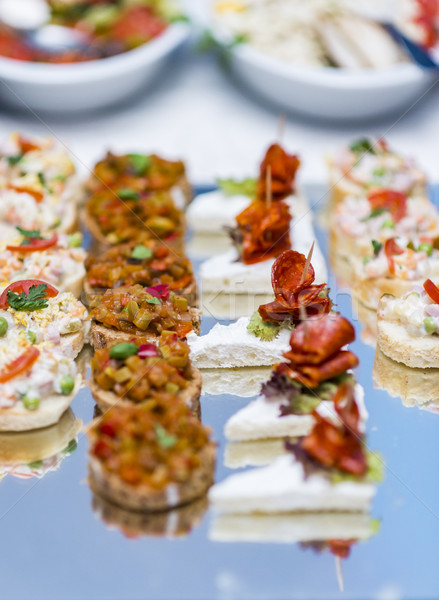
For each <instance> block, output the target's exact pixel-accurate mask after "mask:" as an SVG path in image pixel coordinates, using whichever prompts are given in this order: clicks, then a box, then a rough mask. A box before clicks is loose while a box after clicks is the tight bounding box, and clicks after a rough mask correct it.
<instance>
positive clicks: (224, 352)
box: [187, 317, 291, 369]
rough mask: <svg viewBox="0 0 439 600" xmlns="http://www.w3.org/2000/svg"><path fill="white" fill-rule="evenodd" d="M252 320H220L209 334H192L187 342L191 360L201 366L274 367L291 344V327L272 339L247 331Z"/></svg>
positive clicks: (201, 367) (206, 367) (200, 367)
mask: <svg viewBox="0 0 439 600" xmlns="http://www.w3.org/2000/svg"><path fill="white" fill-rule="evenodd" d="M248 323H249V319H248V318H247V317H242V318H241V319H239V320H238V321H236V323H232V324H230V325H221V324H219V323H217V324H216V325H215V326H214V327H213V328H212V329H211V330H210V331H209V333H207V334H206V335H203V336H201V337H200V336H197V335H195V334H194V333H190V334H189V335H188V336H187V343H188V344H189V347H190V349H191V355H190V356H191V360H192V363H193V364H194V365H195V366H196V367H197V368H199V369H214V368H223V369H225V368H236V367H263V366H272V365H274V364H275V363H277V362H279V361H280V360H281V359H282V355H283V353H284V352H286V351H287V350H288V349H289V347H290V337H291V330H289V329H281V330H280V331H279V334H278V337H277V338H275V339H274V340H272V341H270V342H263V341H262V340H261V339H259V338H258V337H256V336H255V335H253V334H252V333H250V332H248V331H247V325H248Z"/></svg>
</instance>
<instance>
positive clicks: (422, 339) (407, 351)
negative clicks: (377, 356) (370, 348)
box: [377, 317, 439, 369]
mask: <svg viewBox="0 0 439 600" xmlns="http://www.w3.org/2000/svg"><path fill="white" fill-rule="evenodd" d="M377 331H378V333H377V344H378V346H379V348H380V349H381V351H382V352H383V353H384V354H385V355H386V356H388V357H389V358H391V359H392V360H396V362H399V363H403V364H404V365H407V366H408V367H416V368H420V369H438V368H439V337H438V336H437V335H426V336H414V335H410V333H409V332H408V331H407V329H406V328H405V327H404V326H403V325H401V324H400V323H397V322H394V321H386V320H384V319H382V318H380V317H378V328H377Z"/></svg>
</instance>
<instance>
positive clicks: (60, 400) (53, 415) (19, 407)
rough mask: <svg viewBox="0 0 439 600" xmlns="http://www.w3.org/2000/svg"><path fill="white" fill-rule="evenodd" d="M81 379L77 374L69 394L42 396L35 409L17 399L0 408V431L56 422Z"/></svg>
mask: <svg viewBox="0 0 439 600" xmlns="http://www.w3.org/2000/svg"><path fill="white" fill-rule="evenodd" d="M81 381H82V377H81V375H77V376H76V378H75V387H74V389H73V392H72V393H71V394H69V395H68V396H64V395H62V394H57V395H52V396H49V397H48V398H44V400H41V402H40V405H39V407H38V408H37V409H36V410H28V409H27V408H25V407H24V405H23V403H22V402H21V401H17V403H16V404H15V405H14V406H12V407H10V408H0V431H30V430H32V429H40V428H41V427H48V426H49V425H53V424H54V423H57V422H58V421H59V420H60V418H61V415H63V414H64V412H65V411H66V410H67V409H68V408H69V406H70V404H71V403H72V400H73V398H74V397H75V395H76V394H77V392H78V390H79V388H80V386H81Z"/></svg>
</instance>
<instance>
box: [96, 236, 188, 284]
mask: <svg viewBox="0 0 439 600" xmlns="http://www.w3.org/2000/svg"><path fill="white" fill-rule="evenodd" d="M133 255H134V257H136V256H143V255H146V258H143V259H142V258H133ZM87 272H88V275H87V277H88V283H89V284H90V285H91V286H92V287H97V288H106V289H107V288H115V287H120V286H124V285H134V284H136V283H140V284H141V285H143V286H145V287H148V286H153V285H158V284H166V285H169V287H170V289H171V290H183V289H184V288H185V287H187V286H188V285H190V284H191V283H192V282H193V281H194V275H193V270H192V264H191V262H190V260H189V259H188V258H186V257H185V256H183V255H182V254H181V253H178V252H176V251H174V250H171V249H170V248H168V246H166V245H165V244H163V243H161V242H159V241H158V240H149V241H145V242H144V243H143V244H142V245H140V246H139V245H138V244H137V242H131V243H128V244H121V245H117V246H114V247H113V248H111V249H110V250H108V251H107V252H105V253H104V254H101V255H100V256H98V257H95V258H93V257H91V258H89V259H88V261H87Z"/></svg>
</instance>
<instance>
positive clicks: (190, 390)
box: [89, 367, 201, 416]
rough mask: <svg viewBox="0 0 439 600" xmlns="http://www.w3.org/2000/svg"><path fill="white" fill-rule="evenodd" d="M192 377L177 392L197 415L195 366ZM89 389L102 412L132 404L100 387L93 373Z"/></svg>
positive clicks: (198, 379) (197, 375) (198, 376)
mask: <svg viewBox="0 0 439 600" xmlns="http://www.w3.org/2000/svg"><path fill="white" fill-rule="evenodd" d="M192 373H193V377H192V379H191V380H190V381H189V384H188V386H187V387H186V389H184V390H181V391H180V392H179V393H178V394H177V398H179V399H180V400H181V401H182V402H184V403H185V404H186V406H188V407H189V408H190V409H191V411H192V412H193V413H194V414H195V415H197V416H199V414H200V395H201V373H200V371H199V370H198V369H196V368H195V367H192ZM89 385H90V390H91V394H92V396H93V398H94V399H95V401H96V404H97V405H98V407H99V408H100V410H101V411H102V412H106V411H107V410H109V409H110V408H111V407H113V406H117V407H118V408H121V409H123V408H124V407H126V406H132V404H133V402H132V401H131V400H129V399H126V398H123V397H122V398H121V397H120V396H118V395H117V394H115V393H114V392H110V391H106V390H103V389H102V388H100V387H99V386H98V385H97V383H96V382H95V380H94V378H93V374H91V376H90V381H89Z"/></svg>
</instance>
